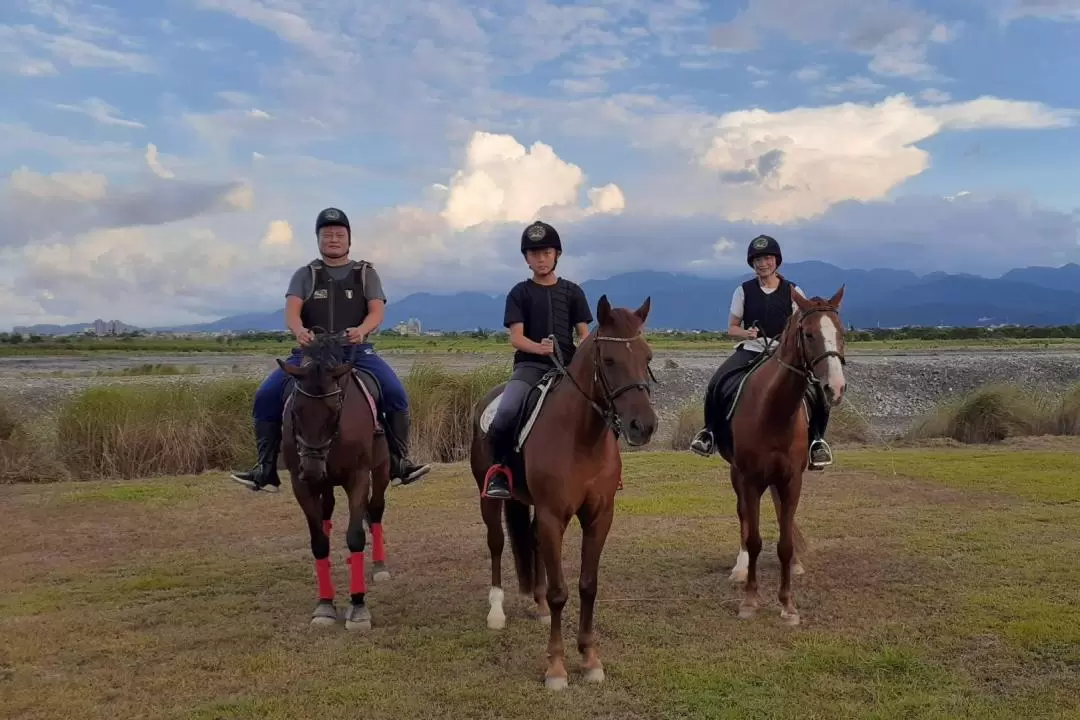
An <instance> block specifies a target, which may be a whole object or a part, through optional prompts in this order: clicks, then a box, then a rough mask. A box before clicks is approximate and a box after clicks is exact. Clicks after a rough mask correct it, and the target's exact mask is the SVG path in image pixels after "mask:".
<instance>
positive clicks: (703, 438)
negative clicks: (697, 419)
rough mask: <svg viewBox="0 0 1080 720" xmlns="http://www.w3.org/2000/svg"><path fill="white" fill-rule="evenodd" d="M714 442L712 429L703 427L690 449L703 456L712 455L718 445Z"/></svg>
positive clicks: (691, 443)
mask: <svg viewBox="0 0 1080 720" xmlns="http://www.w3.org/2000/svg"><path fill="white" fill-rule="evenodd" d="M714 442H715V441H714V440H713V434H712V430H710V429H709V428H702V429H701V430H699V431H698V434H697V435H695V436H694V439H693V440H692V441H691V442H690V449H691V450H692V451H693V452H694V453H696V454H697V455H700V456H701V457H712V454H713V450H714V449H715V447H716V446H715V445H714Z"/></svg>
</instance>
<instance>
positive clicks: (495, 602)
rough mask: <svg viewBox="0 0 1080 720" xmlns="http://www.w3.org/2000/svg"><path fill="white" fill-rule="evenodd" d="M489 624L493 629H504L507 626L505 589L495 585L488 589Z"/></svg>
mask: <svg viewBox="0 0 1080 720" xmlns="http://www.w3.org/2000/svg"><path fill="white" fill-rule="evenodd" d="M488 605H490V606H491V608H490V609H489V610H488V616H487V626H488V627H489V628H491V629H492V630H502V629H503V628H504V627H506V614H505V613H504V612H503V590H502V588H497V587H493V588H491V589H490V590H488Z"/></svg>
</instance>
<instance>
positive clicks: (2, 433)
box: [0, 400, 68, 485]
mask: <svg viewBox="0 0 1080 720" xmlns="http://www.w3.org/2000/svg"><path fill="white" fill-rule="evenodd" d="M34 427H37V428H40V427H41V425H40V423H35V424H34V425H30V424H27V423H24V422H22V421H21V420H20V419H19V415H18V413H17V410H16V408H15V407H14V406H13V405H12V404H10V403H8V402H5V401H2V400H0V485H3V484H8V483H23V482H42V481H56V480H64V479H66V478H67V477H68V473H67V469H66V468H65V467H64V466H63V465H62V464H61V463H60V462H58V461H57V460H56V457H55V455H54V454H52V453H50V452H48V450H47V445H46V438H44V437H42V436H41V434H40V433H37V434H35V433H34V431H33V430H32V428H34Z"/></svg>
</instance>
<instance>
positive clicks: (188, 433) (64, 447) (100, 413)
mask: <svg viewBox="0 0 1080 720" xmlns="http://www.w3.org/2000/svg"><path fill="white" fill-rule="evenodd" d="M256 386H257V385H256V383H255V382H253V381H248V380H235V379H230V380H220V381H214V382H205V383H198V384H197V385H192V384H188V383H176V384H170V385H164V386H161V385H130V386H122V385H114V386H110V387H97V388H90V389H88V390H86V391H84V392H83V393H82V394H80V395H78V396H76V397H74V398H72V399H71V400H69V401H68V402H67V403H66V404H65V405H64V406H63V407H62V408H61V411H60V415H59V417H58V419H57V438H58V445H59V450H60V456H61V458H62V459H63V462H64V464H65V465H67V467H68V468H69V469H70V470H71V472H72V474H73V475H75V476H76V477H79V478H107V477H121V478H134V477H149V476H153V475H177V474H194V473H200V472H205V471H207V470H211V469H219V468H228V467H234V466H238V465H239V466H243V465H250V464H251V463H253V462H254V459H255V451H254V439H253V435H252V427H251V399H252V396H253V394H254V392H255V388H256Z"/></svg>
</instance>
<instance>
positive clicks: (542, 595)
mask: <svg viewBox="0 0 1080 720" xmlns="http://www.w3.org/2000/svg"><path fill="white" fill-rule="evenodd" d="M532 530H533V537H534V538H536V542H535V543H533V547H534V548H535V550H534V552H535V555H534V557H533V567H534V568H535V570H534V575H533V577H534V578H535V585H534V586H533V600H535V601H536V618H537V619H538V620H539V621H540V624H541V625H550V624H551V607H550V606H549V605H548V599H547V592H548V580H547V566H546V565H545V564H544V553H543V550H542V549H541V547H540V522H539V520H538V519H536V518H534V519H533V522H532ZM564 530H565V528H564Z"/></svg>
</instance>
